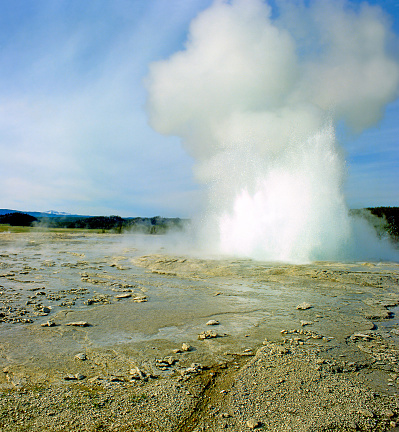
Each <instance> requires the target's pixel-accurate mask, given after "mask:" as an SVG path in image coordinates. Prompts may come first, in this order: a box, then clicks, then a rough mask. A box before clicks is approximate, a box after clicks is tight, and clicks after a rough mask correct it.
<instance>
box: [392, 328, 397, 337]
mask: <svg viewBox="0 0 399 432" xmlns="http://www.w3.org/2000/svg"><path fill="white" fill-rule="evenodd" d="M391 333H392V334H394V335H397V336H399V329H392V330H391Z"/></svg>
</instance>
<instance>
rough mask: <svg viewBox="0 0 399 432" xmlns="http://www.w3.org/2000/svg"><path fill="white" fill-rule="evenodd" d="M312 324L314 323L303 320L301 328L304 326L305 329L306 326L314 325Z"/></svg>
mask: <svg viewBox="0 0 399 432" xmlns="http://www.w3.org/2000/svg"><path fill="white" fill-rule="evenodd" d="M312 324H313V322H312V321H304V320H301V326H302V327H305V326H307V325H312Z"/></svg>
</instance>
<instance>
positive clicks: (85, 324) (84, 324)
mask: <svg viewBox="0 0 399 432" xmlns="http://www.w3.org/2000/svg"><path fill="white" fill-rule="evenodd" d="M65 325H67V326H74V327H89V326H90V324H89V323H88V322H86V321H74V322H70V323H66V324H65Z"/></svg>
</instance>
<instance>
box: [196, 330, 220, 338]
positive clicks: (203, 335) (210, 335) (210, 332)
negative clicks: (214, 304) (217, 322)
mask: <svg viewBox="0 0 399 432" xmlns="http://www.w3.org/2000/svg"><path fill="white" fill-rule="evenodd" d="M218 336H219V335H218V334H217V333H216V332H215V331H213V330H207V331H204V332H202V333H200V334H199V335H198V339H201V340H204V339H211V338H216V337H218Z"/></svg>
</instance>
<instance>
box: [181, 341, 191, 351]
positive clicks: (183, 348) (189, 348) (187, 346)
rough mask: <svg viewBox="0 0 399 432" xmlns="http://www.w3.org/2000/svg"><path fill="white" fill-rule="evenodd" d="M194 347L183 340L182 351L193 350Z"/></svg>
mask: <svg viewBox="0 0 399 432" xmlns="http://www.w3.org/2000/svg"><path fill="white" fill-rule="evenodd" d="M192 349H193V347H192V346H191V345H190V344H188V343H185V342H183V344H182V346H181V350H182V351H191V350H192Z"/></svg>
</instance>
